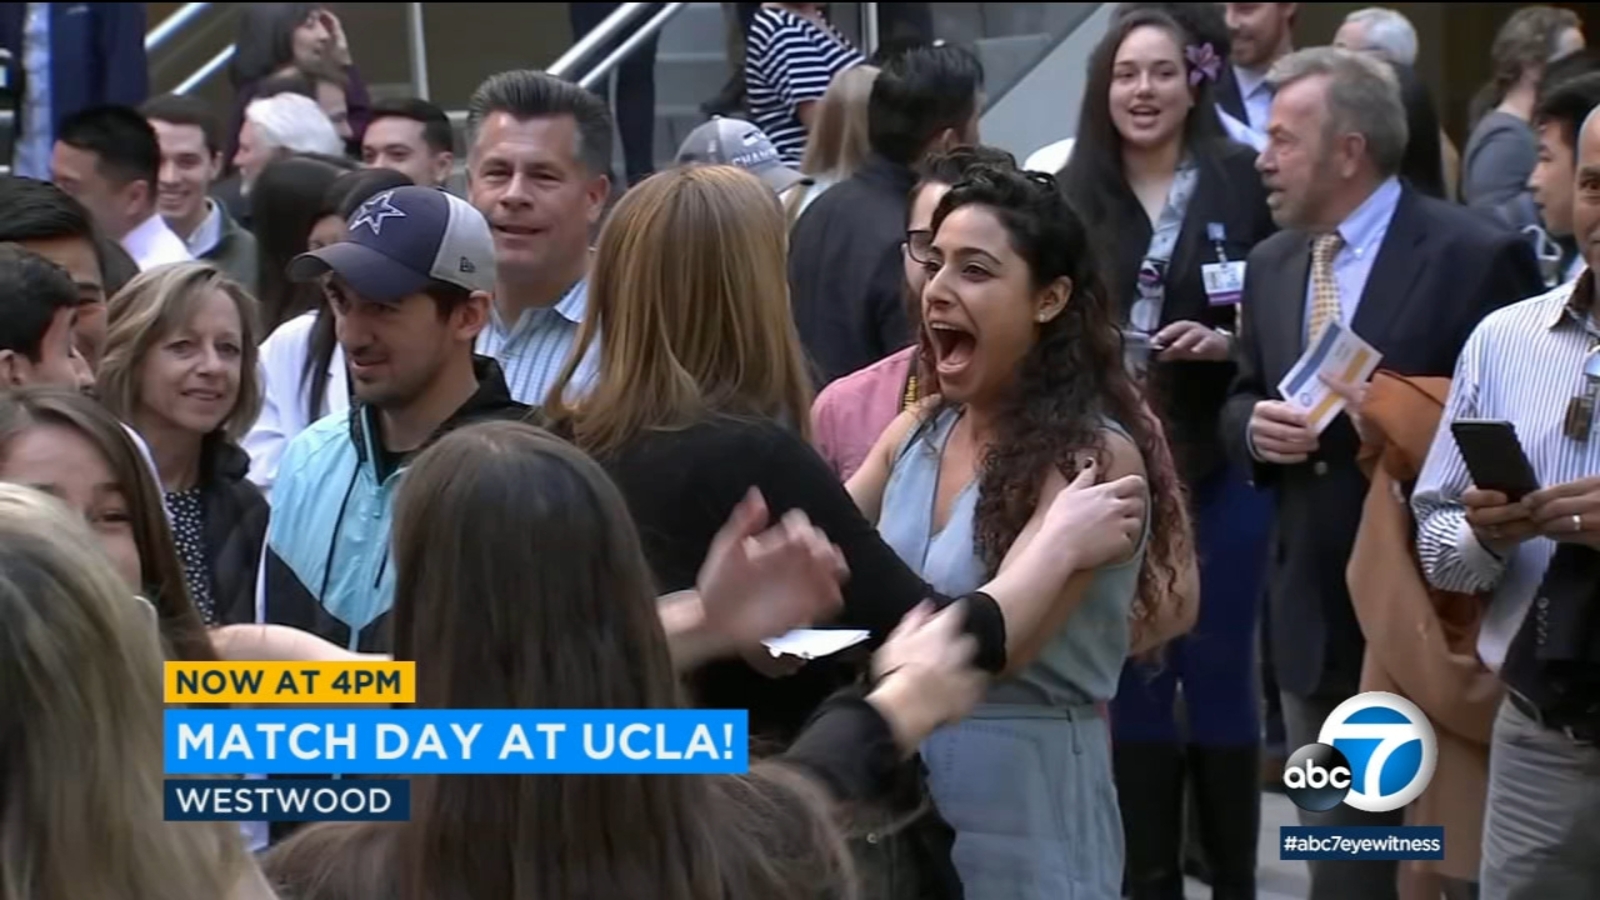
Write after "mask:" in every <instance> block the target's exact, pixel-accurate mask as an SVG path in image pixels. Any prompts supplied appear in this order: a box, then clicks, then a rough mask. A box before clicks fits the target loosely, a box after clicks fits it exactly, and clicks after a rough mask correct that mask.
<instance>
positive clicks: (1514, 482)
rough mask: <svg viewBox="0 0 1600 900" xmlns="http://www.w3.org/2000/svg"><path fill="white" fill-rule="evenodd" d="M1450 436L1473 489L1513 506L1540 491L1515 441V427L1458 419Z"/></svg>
mask: <svg viewBox="0 0 1600 900" xmlns="http://www.w3.org/2000/svg"><path fill="white" fill-rule="evenodd" d="M1450 433H1451V434H1452V435H1453V436H1454V437H1455V439H1456V446H1457V447H1458V448H1460V450H1461V458H1462V460H1464V461H1465V462H1466V464H1467V471H1468V472H1469V473H1471V475H1472V483H1473V485H1474V486H1476V487H1478V488H1479V489H1481V490H1485V491H1498V492H1500V493H1502V494H1505V495H1506V498H1507V499H1508V500H1511V501H1512V502H1516V501H1518V500H1521V499H1522V498H1523V497H1525V496H1527V495H1528V494H1531V493H1533V492H1534V491H1537V490H1538V489H1539V478H1538V476H1537V475H1535V474H1534V471H1533V464H1532V463H1531V462H1529V461H1528V455H1527V454H1526V453H1525V452H1523V449H1522V442H1521V441H1519V440H1517V429H1516V426H1514V425H1512V424H1511V423H1510V422H1505V421H1500V420H1492V419H1457V420H1455V421H1454V422H1451V423H1450Z"/></svg>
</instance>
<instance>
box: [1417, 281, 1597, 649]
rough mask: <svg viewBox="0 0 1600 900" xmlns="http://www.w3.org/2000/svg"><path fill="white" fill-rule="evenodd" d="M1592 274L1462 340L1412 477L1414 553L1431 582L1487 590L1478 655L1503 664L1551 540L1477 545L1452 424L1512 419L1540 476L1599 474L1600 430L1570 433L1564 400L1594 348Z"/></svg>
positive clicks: (1490, 320)
mask: <svg viewBox="0 0 1600 900" xmlns="http://www.w3.org/2000/svg"><path fill="white" fill-rule="evenodd" d="M1593 284H1594V277H1593V275H1592V274H1591V273H1585V274H1584V275H1583V277H1582V278H1581V279H1579V280H1578V281H1577V282H1576V283H1568V284H1565V285H1562V286H1561V287H1558V288H1556V289H1555V290H1552V291H1550V292H1549V293H1546V294H1541V295H1539V296H1537V297H1534V298H1532V299H1529V300H1524V301H1522V302H1521V303H1517V304H1514V305H1512V306H1508V307H1506V308H1504V309H1501V310H1498V311H1496V312H1494V313H1492V314H1491V315H1489V316H1488V317H1487V318H1485V319H1484V320H1483V322H1481V323H1480V324H1479V325H1478V327H1477V328H1476V329H1475V330H1474V331H1473V332H1472V336H1471V337H1470V338H1468V339H1467V344H1466V346H1465V347H1464V348H1463V349H1462V351H1461V358H1460V360H1458V361H1457V363H1456V373H1455V380H1454V381H1453V382H1451V385H1450V398H1449V399H1448V400H1447V401H1446V402H1445V410H1444V417H1443V418H1442V419H1441V420H1440V427H1439V431H1438V433H1437V434H1436V435H1434V439H1433V446H1432V447H1431V448H1430V449H1429V451H1428V460H1427V462H1426V463H1425V464H1424V465H1423V467H1422V473H1421V475H1420V476H1419V477H1418V479H1417V486H1416V491H1415V492H1414V493H1413V495H1412V500H1411V504H1412V510H1413V512H1414V513H1415V514H1416V520H1417V554H1418V556H1419V558H1420V560H1421V563H1422V568H1423V571H1424V572H1426V573H1427V576H1428V581H1430V582H1432V583H1433V585H1434V586H1435V587H1438V588H1440V589H1442V590H1447V591H1459V592H1463V593H1484V592H1492V593H1491V596H1490V601H1489V607H1488V610H1487V611H1486V613H1485V616H1484V621H1483V625H1482V628H1481V630H1480V631H1479V633H1478V656H1479V658H1481V659H1482V660H1483V662H1484V664H1485V665H1487V666H1488V667H1489V668H1491V669H1493V670H1495V671H1499V669H1500V666H1501V664H1502V663H1503V662H1504V661H1505V656H1506V649H1507V648H1508V647H1509V646H1510V644H1511V639H1512V638H1513V637H1515V636H1516V633H1517V630H1518V629H1519V628H1520V627H1521V626H1522V618H1523V616H1524V614H1526V612H1527V610H1528V604H1529V602H1530V601H1531V600H1532V599H1533V595H1534V592H1535V591H1537V590H1538V588H1539V583H1540V581H1541V580H1542V579H1543V578H1544V573H1545V569H1546V568H1548V567H1549V565H1550V558H1551V556H1553V555H1554V554H1555V547H1556V545H1555V542H1554V541H1552V540H1550V539H1549V538H1542V537H1541V538H1534V539H1532V540H1529V541H1524V542H1523V543H1522V544H1521V545H1519V546H1518V547H1517V549H1516V550H1514V551H1512V552H1511V554H1510V555H1509V556H1508V557H1507V558H1506V559H1504V560H1502V559H1500V558H1499V557H1498V556H1496V555H1495V554H1493V553H1491V552H1490V551H1489V550H1488V549H1487V548H1486V547H1484V546H1483V545H1482V544H1480V543H1479V542H1478V539H1477V538H1476V537H1475V536H1474V535H1473V533H1472V529H1471V527H1470V526H1468V525H1467V517H1466V509H1465V508H1464V507H1463V506H1462V505H1461V495H1462V494H1463V493H1464V492H1466V490H1467V489H1468V488H1470V487H1471V486H1472V478H1471V476H1470V475H1469V474H1468V473H1467V467H1466V463H1464V462H1463V461H1462V459H1461V452H1460V450H1458V449H1457V448H1456V442H1455V437H1454V435H1453V434H1452V433H1451V431H1450V426H1449V423H1450V422H1452V421H1455V420H1456V419H1502V420H1505V421H1508V422H1511V423H1512V424H1513V425H1515V426H1516V429H1517V438H1518V439H1519V440H1520V441H1521V443H1522V448H1523V451H1524V452H1525V453H1526V454H1527V455H1528V461H1529V462H1531V463H1532V464H1533V470H1534V473H1535V474H1536V475H1537V476H1538V478H1539V483H1540V484H1543V485H1546V486H1554V485H1558V484H1564V483H1566V482H1569V481H1576V480H1578V479H1580V478H1586V477H1590V476H1594V475H1600V427H1594V426H1591V427H1594V431H1595V433H1594V434H1593V435H1592V436H1591V437H1590V438H1589V440H1587V441H1575V440H1573V439H1571V438H1569V437H1567V435H1566V430H1565V422H1566V415H1567V403H1568V401H1569V400H1571V399H1572V398H1573V397H1575V396H1578V395H1579V394H1580V393H1581V392H1582V389H1583V387H1584V377H1583V364H1584V360H1585V357H1587V355H1588V353H1589V351H1590V350H1591V349H1592V348H1594V347H1595V346H1597V345H1600V326H1597V325H1596V324H1595V320H1594V317H1593V316H1592V315H1590V312H1589V311H1591V310H1593V309H1594V302H1593V299H1592V297H1593Z"/></svg>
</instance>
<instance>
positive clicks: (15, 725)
mask: <svg viewBox="0 0 1600 900" xmlns="http://www.w3.org/2000/svg"><path fill="white" fill-rule="evenodd" d="M0 620H3V621H4V622H5V627H4V628H0V697H4V698H5V702H4V703H3V704H0V760H4V766H5V768H4V770H3V771H0V900H78V898H85V897H95V898H107V900H111V898H115V900H217V898H220V897H227V896H231V895H233V894H234V890H235V888H236V886H237V885H238V884H239V883H240V880H241V878H242V877H243V876H244V875H245V874H246V873H247V872H248V871H249V869H248V866H249V865H250V863H249V861H248V860H247V859H246V857H245V855H244V851H243V848H242V846H241V844H240V840H239V832H238V830H237V828H236V827H235V826H233V825H230V824H227V823H176V822H174V823H167V822H164V821H163V820H162V777H163V776H162V769H163V766H162V724H161V710H162V698H161V683H162V669H161V664H162V654H161V644H160V641H159V639H158V637H157V629H156V625H155V617H154V616H152V615H150V610H149V609H148V607H147V606H146V605H145V604H144V603H143V602H142V601H140V600H138V599H136V598H135V597H134V595H133V591H132V590H130V589H129V588H128V586H127V585H125V584H123V583H122V579H120V578H119V577H118V576H117V574H116V572H115V571H114V570H113V568H112V566H111V563H110V561H109V560H107V559H106V558H105V556H104V554H103V553H102V552H101V550H100V547H99V545H98V544H97V543H96V542H95V539H94V537H93V536H92V535H91V534H90V533H89V531H88V529H87V528H86V527H85V525H84V524H83V522H82V521H81V520H79V519H78V518H77V517H75V516H72V515H70V514H68V513H67V511H66V510H65V508H63V507H61V506H60V505H59V504H58V503H56V501H54V500H53V499H51V498H50V497H48V496H47V495H45V494H42V493H40V492H38V491H34V490H33V489H31V488H26V487H21V486H18V485H9V484H6V485H0Z"/></svg>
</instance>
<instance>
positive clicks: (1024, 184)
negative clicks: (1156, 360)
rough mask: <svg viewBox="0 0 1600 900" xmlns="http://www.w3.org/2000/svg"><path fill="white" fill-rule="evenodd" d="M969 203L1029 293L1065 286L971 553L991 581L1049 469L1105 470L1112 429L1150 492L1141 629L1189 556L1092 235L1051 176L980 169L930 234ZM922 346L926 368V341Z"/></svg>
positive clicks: (992, 464) (983, 493)
mask: <svg viewBox="0 0 1600 900" xmlns="http://www.w3.org/2000/svg"><path fill="white" fill-rule="evenodd" d="M973 205H978V206H984V207H987V208H988V209H990V210H992V211H993V212H994V214H995V215H996V217H997V218H998V219H999V220H1000V224H1001V225H1002V226H1003V227H1004V228H1005V229H1006V231H1007V233H1008V234H1009V236H1010V239H1011V246H1012V248H1013V249H1014V250H1016V252H1017V254H1018V255H1019V256H1021V257H1022V258H1023V260H1024V261H1026V262H1027V264H1028V269H1029V272H1030V273H1031V276H1032V282H1033V285H1034V287H1035V288H1043V287H1044V286H1045V285H1048V284H1050V283H1052V282H1054V281H1055V280H1056V279H1058V278H1066V279H1069V280H1070V281H1071V283H1072V293H1071V297H1070V298H1069V299H1068V301H1067V304H1066V306H1065V308H1063V309H1062V311H1061V313H1060V315H1058V316H1056V317H1055V318H1054V319H1052V320H1050V321H1049V322H1046V323H1044V324H1041V325H1039V326H1038V328H1039V338H1038V341H1037V342H1036V343H1035V344H1034V345H1033V347H1032V349H1030V350H1029V351H1028V354H1027V355H1026V356H1025V357H1024V358H1023V361H1022V368H1021V372H1020V373H1019V377H1018V379H1017V383H1016V389H1015V390H1014V391H1013V392H1012V393H1011V394H1010V396H1009V398H1008V400H1007V401H1006V405H1005V407H1004V408H1003V409H1001V410H1000V411H999V414H998V415H997V416H996V417H995V428H996V434H995V435H994V439H993V441H992V442H991V443H990V445H989V447H988V449H987V450H986V451H985V454H984V457H983V461H982V463H981V466H980V471H979V475H978V503H977V510H976V522H975V527H974V532H975V534H974V543H975V544H976V546H975V550H976V551H977V553H978V556H979V558H980V559H982V560H983V562H984V565H985V567H986V568H987V570H988V572H989V574H990V575H991V576H992V575H993V574H994V573H995V572H996V571H997V570H998V569H999V567H1000V562H1001V560H1002V559H1004V557H1005V554H1006V551H1007V550H1009V549H1010V548H1011V544H1012V543H1013V542H1014V541H1015V540H1016V538H1017V535H1018V534H1020V533H1021V532H1022V529H1023V527H1024V526H1026V525H1027V523H1028V519H1029V518H1030V517H1031V516H1032V515H1033V511H1034V508H1035V507H1036V506H1037V505H1038V502H1039V491H1040V489H1041V488H1042V486H1043V483H1044V478H1045V475H1046V474H1047V473H1048V472H1049V470H1050V467H1052V466H1053V467H1055V468H1056V469H1057V470H1058V471H1060V472H1061V473H1062V474H1063V475H1065V476H1066V477H1067V478H1068V479H1069V480H1070V479H1071V478H1072V477H1073V475H1074V473H1076V472H1077V471H1078V469H1079V463H1080V461H1081V460H1083V459H1084V458H1085V457H1088V458H1093V459H1095V460H1097V461H1099V462H1101V463H1102V464H1103V463H1104V456H1105V451H1106V446H1105V440H1104V438H1103V436H1102V430H1103V423H1104V422H1105V421H1107V420H1109V421H1111V422H1115V423H1116V424H1118V425H1120V426H1121V427H1122V428H1123V429H1125V430H1126V431H1127V432H1128V435H1129V437H1130V438H1131V439H1132V441H1133V443H1134V445H1135V446H1137V447H1138V449H1139V453H1140V455H1141V456H1143V457H1144V460H1145V462H1146V468H1147V474H1146V480H1147V482H1148V484H1149V486H1150V498H1151V504H1150V509H1149V512H1148V515H1149V516H1151V532H1150V541H1149V544H1148V545H1147V548H1146V554H1145V564H1144V566H1143V567H1142V569H1141V571H1140V573H1139V590H1138V596H1137V598H1136V599H1135V601H1134V615H1133V619H1134V622H1135V623H1136V624H1139V623H1144V622H1147V621H1149V620H1151V619H1154V618H1156V614H1157V611H1158V610H1159V609H1160V608H1161V606H1162V605H1163V604H1165V603H1170V602H1172V601H1173V598H1175V597H1176V595H1177V589H1178V582H1179V579H1180V578H1181V577H1182V572H1183V570H1184V566H1183V564H1182V555H1183V554H1184V553H1186V552H1187V550H1188V547H1189V546H1190V542H1189V533H1188V531H1189V526H1188V518H1187V516H1186V515H1185V513H1184V504H1185V502H1186V500H1185V495H1184V489H1183V486H1182V484H1181V482H1180V481H1179V479H1178V476H1177V473H1176V471H1174V470H1173V468H1172V467H1171V466H1170V465H1162V464H1161V463H1160V462H1159V461H1160V460H1162V459H1165V458H1167V454H1166V453H1165V452H1164V450H1163V448H1162V447H1161V442H1162V441H1164V440H1165V438H1163V437H1162V436H1161V432H1160V430H1159V428H1160V426H1159V425H1158V424H1157V423H1156V421H1155V420H1154V419H1153V417H1152V416H1151V414H1150V412H1149V411H1148V407H1147V406H1146V404H1145V402H1144V398H1143V395H1142V394H1141V393H1140V390H1139V388H1138V386H1137V385H1136V384H1135V383H1134V381H1133V379H1132V378H1130V377H1129V376H1128V374H1127V371H1126V370H1125V369H1124V368H1123V347H1122V332H1121V330H1120V329H1119V328H1118V325H1117V323H1118V320H1119V316H1120V310H1118V309H1116V308H1115V306H1114V304H1113V301H1112V299H1111V296H1110V294H1109V293H1108V292H1107V290H1106V286H1105V283H1104V282H1103V281H1102V280H1101V275H1100V266H1099V265H1098V261H1097V259H1096V258H1095V255H1094V252H1093V250H1092V248H1091V244H1090V238H1089V230H1088V227H1087V225H1086V224H1085V222H1084V220H1083V218H1082V217H1080V216H1079V215H1078V213H1077V212H1076V211H1075V210H1074V209H1073V208H1072V206H1071V205H1070V204H1069V203H1068V202H1067V200H1066V198H1065V196H1064V195H1063V194H1062V192H1061V190H1060V188H1059V186H1058V185H1057V183H1056V180H1055V179H1054V178H1053V177H1052V176H1050V175H1047V174H1045V173H1043V172H1020V171H1017V170H1016V169H1012V168H1004V167H995V166H986V167H979V168H977V169H975V170H974V171H971V172H969V173H968V175H967V177H966V179H965V180H963V181H961V182H960V183H958V184H956V185H954V186H953V187H952V188H951V189H950V192H949V193H948V194H946V195H945V197H944V199H943V200H942V201H940V203H939V207H938V209H937V210H936V211H935V213H934V216H933V228H934V231H936V232H937V231H938V230H939V227H940V225H942V224H943V222H944V220H945V219H946V218H947V217H948V216H949V215H950V214H951V213H952V212H954V211H955V210H957V209H960V208H961V207H963V206H973ZM921 340H922V344H923V346H922V351H923V354H924V356H925V357H930V358H931V352H932V348H931V346H930V345H929V343H928V340H929V339H928V336H927V334H926V332H924V333H923V335H922V338H921ZM925 371H931V367H929V368H928V369H925ZM940 411H941V410H937V409H936V410H934V411H932V412H931V413H930V415H929V417H928V419H927V421H929V422H931V421H932V420H933V419H934V418H936V417H937V415H938V413H939V412H940Z"/></svg>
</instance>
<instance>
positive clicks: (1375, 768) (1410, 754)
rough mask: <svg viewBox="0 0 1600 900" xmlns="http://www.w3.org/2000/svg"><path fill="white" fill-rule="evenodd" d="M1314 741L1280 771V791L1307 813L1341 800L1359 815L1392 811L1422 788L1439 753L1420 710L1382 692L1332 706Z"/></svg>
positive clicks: (1361, 695)
mask: <svg viewBox="0 0 1600 900" xmlns="http://www.w3.org/2000/svg"><path fill="white" fill-rule="evenodd" d="M1317 741H1318V742H1317V743H1315V744H1307V745H1305V746H1304V747H1301V748H1300V749H1299V750H1296V751H1295V752H1294V755H1293V756H1290V757H1289V761H1288V764H1287V765H1285V766H1284V769H1283V786H1284V793H1286V794H1288V795H1289V799H1290V800H1292V801H1294V804H1295V805H1296V806H1298V807H1300V808H1301V809H1304V810H1308V811H1311V812H1326V811H1327V810H1330V809H1333V808H1334V807H1335V806H1338V805H1339V804H1340V803H1343V804H1345V805H1346V806H1349V807H1351V808H1353V809H1359V810H1361V811H1363V812H1373V813H1380V812H1391V811H1393V810H1396V809H1399V808H1401V807H1402V806H1405V805H1406V804H1407V803H1410V802H1411V801H1413V800H1415V799H1417V797H1418V796H1419V795H1420V794H1421V793H1422V792H1423V790H1425V789H1426V788H1427V787H1428V782H1429V781H1431V780H1432V779H1433V767H1434V764H1435V763H1436V762H1437V760H1438V753H1439V748H1438V743H1437V741H1436V740H1435V738H1434V734H1433V726H1432V725H1430V724H1429V723H1428V718H1427V716H1425V715H1423V714H1422V710H1420V709H1418V708H1417V706H1416V704H1414V703H1412V702H1411V701H1410V700H1407V699H1405V698H1404V697H1399V696H1396V695H1394V694H1389V693H1385V692H1382V691H1368V692H1367V693H1364V694H1357V695H1356V696H1354V697H1351V698H1350V699H1349V700H1346V701H1345V702H1343V703H1341V704H1339V707H1338V708H1337V709H1335V710H1334V711H1333V713H1332V714H1331V715H1329V716H1328V718H1327V720H1326V721H1325V722H1323V723H1322V732H1321V734H1319V735H1318V736H1317Z"/></svg>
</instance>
